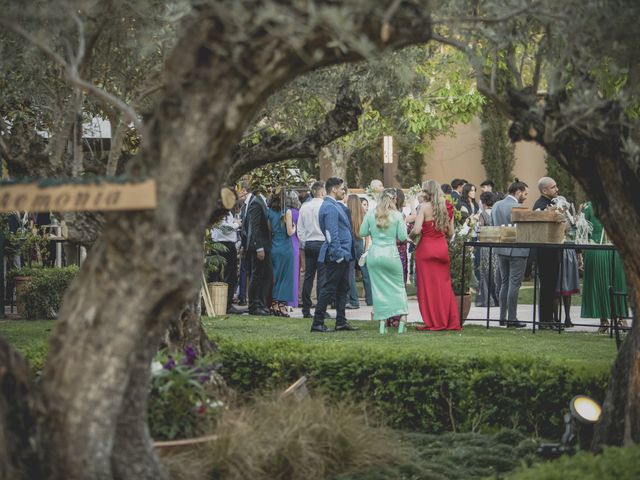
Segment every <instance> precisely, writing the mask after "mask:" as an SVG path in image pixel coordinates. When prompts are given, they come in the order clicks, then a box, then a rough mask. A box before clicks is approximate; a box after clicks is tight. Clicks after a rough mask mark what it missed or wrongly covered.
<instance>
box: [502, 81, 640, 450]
mask: <svg viewBox="0 0 640 480" xmlns="http://www.w3.org/2000/svg"><path fill="white" fill-rule="evenodd" d="M512 95H514V96H517V98H516V99H515V101H513V102H512V105H520V106H521V107H520V108H517V109H514V111H513V112H512V113H513V117H514V119H515V122H514V124H513V125H512V127H511V131H510V134H511V136H512V139H513V140H529V141H535V142H537V143H539V144H540V145H542V146H543V147H545V148H546V149H547V151H548V152H549V153H551V154H552V155H553V156H554V157H555V158H557V159H558V160H559V162H560V164H561V165H562V166H563V167H564V168H565V169H567V170H568V171H569V172H570V173H571V174H572V175H573V176H574V178H575V179H576V180H577V181H578V182H579V183H580V185H581V186H582V187H583V188H584V190H585V191H586V192H588V194H589V197H590V199H591V200H592V201H593V204H594V205H595V207H596V212H597V214H598V217H599V219H600V221H602V223H603V225H604V227H605V229H606V231H607V234H608V235H609V238H611V240H612V241H613V243H614V244H615V245H616V247H617V248H618V250H619V251H620V255H621V257H622V261H623V264H624V267H625V272H626V276H627V286H628V295H629V299H630V301H631V305H632V308H633V326H632V328H631V331H630V333H629V334H628V336H627V338H626V339H625V341H624V342H623V344H622V347H621V349H620V352H619V353H618V357H617V358H616V361H615V362H614V364H613V367H612V369H611V380H610V383H609V389H608V391H607V396H606V399H605V401H604V409H603V415H602V419H601V421H600V423H599V424H598V426H597V427H596V435H595V437H594V443H593V448H594V449H595V450H598V449H599V448H600V447H601V446H602V445H629V444H632V443H638V442H640V329H639V328H638V325H637V323H636V320H637V308H638V305H640V251H639V250H638V248H637V239H638V238H640V222H638V212H640V197H638V195H637V192H638V191H639V190H640V171H639V170H638V167H637V165H635V164H634V162H633V159H632V158H630V157H629V156H628V154H627V153H626V149H625V147H624V141H625V139H626V138H627V137H628V135H629V131H628V129H627V127H626V125H627V119H626V116H625V114H624V112H622V111H621V109H620V107H619V105H618V104H616V103H615V102H604V101H600V100H599V99H595V100H594V104H596V105H598V103H599V106H598V107H597V108H593V109H592V111H590V116H589V117H588V122H589V125H590V126H591V127H592V128H591V129H589V128H585V126H584V125H581V124H579V123H578V122H576V120H575V117H576V116H578V115H577V114H576V113H575V109H571V108H566V107H565V104H566V103H568V102H571V101H572V98H571V95H570V94H567V93H564V92H563V93H561V94H559V95H556V96H553V97H548V98H547V99H546V102H545V104H546V107H545V109H544V110H541V109H540V108H539V107H537V106H536V103H537V99H534V100H531V99H530V98H529V99H527V96H518V94H517V93H516V92H512ZM566 111H569V112H572V111H573V112H574V113H573V115H572V116H570V117H569V116H565V113H564V112H566Z"/></svg>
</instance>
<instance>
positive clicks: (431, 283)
mask: <svg viewBox="0 0 640 480" xmlns="http://www.w3.org/2000/svg"><path fill="white" fill-rule="evenodd" d="M449 216H451V212H450V214H449ZM449 263H450V260H449V251H448V249H447V239H446V238H445V236H444V233H443V232H441V231H439V230H436V228H435V223H434V221H433V220H428V221H425V222H424V223H423V224H422V238H421V240H420V243H419V244H418V248H417V249H416V269H417V270H418V272H417V274H418V282H417V287H418V305H419V306H420V314H421V315H422V321H423V322H424V326H419V327H417V329H418V330H460V328H461V327H460V314H459V312H458V306H457V304H456V298H455V296H454V295H453V288H452V287H451V273H450V271H449Z"/></svg>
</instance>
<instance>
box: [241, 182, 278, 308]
mask: <svg viewBox="0 0 640 480" xmlns="http://www.w3.org/2000/svg"><path fill="white" fill-rule="evenodd" d="M243 227H244V229H245V232H246V237H247V253H246V254H247V255H248V256H249V259H250V264H251V276H250V280H249V313H250V314H251V315H270V314H271V313H270V311H269V309H268V308H267V306H268V305H271V288H272V284H273V267H272V266H271V226H270V224H269V216H268V214H267V202H266V199H265V197H264V189H263V187H262V186H260V185H255V186H254V189H253V196H252V198H251V200H250V201H249V204H248V206H247V217H246V221H245V224H244V225H243Z"/></svg>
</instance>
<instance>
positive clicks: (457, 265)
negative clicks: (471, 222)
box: [449, 224, 473, 295]
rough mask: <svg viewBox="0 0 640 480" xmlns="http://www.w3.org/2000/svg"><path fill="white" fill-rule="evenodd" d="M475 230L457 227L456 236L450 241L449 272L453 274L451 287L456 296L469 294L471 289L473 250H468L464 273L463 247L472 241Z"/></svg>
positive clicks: (465, 226)
mask: <svg viewBox="0 0 640 480" xmlns="http://www.w3.org/2000/svg"><path fill="white" fill-rule="evenodd" d="M472 235H473V230H472V229H471V228H469V227H468V226H467V225H465V224H463V225H458V226H456V230H455V234H454V236H453V238H452V239H451V241H449V260H450V266H449V271H450V273H451V287H452V288H453V293H455V294H456V295H463V294H467V293H469V288H470V287H471V276H472V273H473V249H471V248H467V249H466V250H465V253H466V255H467V258H466V259H465V263H464V272H463V273H462V274H461V273H460V272H461V271H462V258H463V257H462V246H463V244H464V242H467V241H470V240H471V236H472ZM463 275H464V292H463V291H462V278H463V277H462V276H463Z"/></svg>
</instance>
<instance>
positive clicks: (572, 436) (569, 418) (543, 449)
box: [538, 395, 602, 459]
mask: <svg viewBox="0 0 640 480" xmlns="http://www.w3.org/2000/svg"><path fill="white" fill-rule="evenodd" d="M601 415H602V407H601V406H600V404H599V403H598V402H596V401H595V400H594V399H593V398H591V397H587V396H586V395H576V396H575V397H573V398H572V399H571V402H569V413H566V414H565V415H564V426H565V429H564V433H563V434H562V439H561V441H560V443H545V444H542V445H540V447H539V448H538V455H540V456H541V457H543V458H548V459H550V458H557V457H559V456H560V455H563V454H565V453H568V454H569V455H573V453H574V449H573V444H574V443H575V442H576V436H577V432H578V429H579V425H578V424H583V427H586V428H591V429H592V427H593V425H594V424H596V423H598V421H599V420H600V416H601ZM587 433H588V432H583V435H584V434H587Z"/></svg>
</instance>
